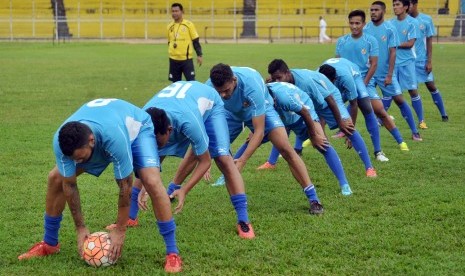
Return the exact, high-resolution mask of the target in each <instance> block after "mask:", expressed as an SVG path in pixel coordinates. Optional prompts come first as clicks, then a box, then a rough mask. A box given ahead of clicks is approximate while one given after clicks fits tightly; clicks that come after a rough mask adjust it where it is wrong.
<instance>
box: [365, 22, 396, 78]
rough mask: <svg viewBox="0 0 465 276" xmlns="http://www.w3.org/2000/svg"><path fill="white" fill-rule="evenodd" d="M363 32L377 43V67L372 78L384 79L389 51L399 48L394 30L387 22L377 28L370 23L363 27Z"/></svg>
mask: <svg viewBox="0 0 465 276" xmlns="http://www.w3.org/2000/svg"><path fill="white" fill-rule="evenodd" d="M364 32H365V33H367V34H370V35H372V36H373V37H374V38H375V39H376V40H377V41H378V46H379V55H378V67H377V68H376V72H375V74H374V76H375V77H381V78H384V77H386V76H387V74H388V73H389V53H390V49H391V48H395V47H397V46H399V39H398V38H397V32H396V29H395V28H394V26H393V25H392V24H391V23H390V22H389V21H384V22H383V23H381V24H380V25H379V26H376V25H375V24H373V22H370V23H368V24H367V25H366V26H365V29H364Z"/></svg>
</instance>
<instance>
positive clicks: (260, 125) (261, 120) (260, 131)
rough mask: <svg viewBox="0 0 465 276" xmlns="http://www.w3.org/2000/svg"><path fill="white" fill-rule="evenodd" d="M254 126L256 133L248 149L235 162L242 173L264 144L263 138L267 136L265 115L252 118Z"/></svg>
mask: <svg viewBox="0 0 465 276" xmlns="http://www.w3.org/2000/svg"><path fill="white" fill-rule="evenodd" d="M252 125H253V127H254V132H253V134H252V137H251V138H250V141H249V144H248V145H247V149H246V150H245V151H244V153H243V154H242V156H241V157H240V158H239V159H236V160H234V163H236V166H237V168H238V169H239V171H242V168H243V167H244V166H245V164H246V163H247V160H249V158H250V156H252V154H253V153H254V152H255V150H256V149H257V148H258V147H259V146H260V144H261V143H262V140H263V137H264V136H265V115H264V114H263V115H260V116H257V117H253V118H252Z"/></svg>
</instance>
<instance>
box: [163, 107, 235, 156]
mask: <svg viewBox="0 0 465 276" xmlns="http://www.w3.org/2000/svg"><path fill="white" fill-rule="evenodd" d="M204 123H205V131H206V132H207V136H208V151H209V152H210V156H211V157H212V158H215V157H218V156H222V155H229V154H230V153H229V146H230V143H229V131H228V124H227V122H226V117H225V110H224V108H223V107H222V106H216V105H215V106H214V107H213V110H212V112H211V114H210V116H209V117H208V118H207V120H205V122H204ZM190 143H191V142H190V140H189V139H188V138H187V137H184V138H183V139H182V140H180V141H175V142H174V143H171V144H169V145H166V146H165V147H163V148H161V149H160V152H159V154H160V156H177V157H179V158H183V157H184V155H185V154H186V152H187V150H188V148H189V145H190Z"/></svg>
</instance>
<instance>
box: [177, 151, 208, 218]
mask: <svg viewBox="0 0 465 276" xmlns="http://www.w3.org/2000/svg"><path fill="white" fill-rule="evenodd" d="M189 152H190V153H189V154H188V156H185V157H184V158H186V157H187V158H188V159H189V160H192V161H193V162H196V163H197V166H196V167H195V169H194V171H193V172H192V176H191V178H190V179H189V180H188V181H187V183H186V184H184V185H182V187H181V189H178V190H176V191H174V192H173V193H172V194H171V195H170V197H171V198H174V197H176V198H177V199H178V205H177V206H176V208H175V211H174V213H175V214H177V213H179V212H181V211H182V208H183V207H184V202H185V198H186V196H187V194H188V193H189V191H190V190H191V189H192V188H194V186H195V185H197V183H199V181H200V180H201V179H202V177H203V175H204V174H205V172H207V170H208V169H209V168H210V166H211V157H210V152H209V151H208V150H206V151H205V152H204V153H202V154H201V155H198V156H195V155H194V154H193V152H191V151H189ZM178 170H183V168H182V167H181V166H180V167H179V168H178Z"/></svg>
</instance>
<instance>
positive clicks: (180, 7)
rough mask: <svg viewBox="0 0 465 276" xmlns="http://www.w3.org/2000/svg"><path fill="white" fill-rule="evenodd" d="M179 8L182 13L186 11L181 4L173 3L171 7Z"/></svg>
mask: <svg viewBox="0 0 465 276" xmlns="http://www.w3.org/2000/svg"><path fill="white" fill-rule="evenodd" d="M174 7H178V8H179V9H180V10H181V11H184V8H183V7H182V4H181V3H173V4H172V5H171V8H174Z"/></svg>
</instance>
